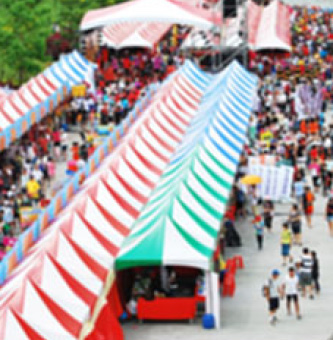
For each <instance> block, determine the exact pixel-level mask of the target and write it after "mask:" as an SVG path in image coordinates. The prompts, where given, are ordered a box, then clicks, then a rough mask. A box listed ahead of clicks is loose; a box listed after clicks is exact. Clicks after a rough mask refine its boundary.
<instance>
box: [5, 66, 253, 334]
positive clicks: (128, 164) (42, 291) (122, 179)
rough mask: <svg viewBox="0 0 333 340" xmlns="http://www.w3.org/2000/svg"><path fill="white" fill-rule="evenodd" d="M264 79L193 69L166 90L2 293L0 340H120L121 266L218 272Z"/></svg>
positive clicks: (235, 70) (235, 71)
mask: <svg viewBox="0 0 333 340" xmlns="http://www.w3.org/2000/svg"><path fill="white" fill-rule="evenodd" d="M256 81H257V80H256V78H255V77H254V76H253V75H251V74H249V73H248V72H247V71H245V70H244V69H243V68H242V67H241V66H240V65H239V64H237V63H236V62H234V63H233V64H231V65H230V66H229V67H228V68H227V69H226V70H225V71H223V73H221V74H219V75H216V76H211V75H208V74H205V73H203V72H202V71H201V70H199V69H198V68H197V67H196V66H195V65H194V64H192V63H190V62H187V63H186V64H185V65H184V66H183V67H181V68H180V69H179V70H178V71H177V72H176V73H174V74H173V75H172V76H170V77H169V78H168V79H167V80H166V81H165V82H164V83H163V84H162V85H161V87H160V89H159V91H158V92H157V93H156V94H155V95H154V96H153V97H152V99H151V101H150V104H149V106H148V107H147V108H146V109H145V111H144V112H143V113H142V114H141V116H140V118H139V119H138V120H137V121H136V122H135V123H134V124H133V125H132V127H131V128H130V129H129V132H128V133H127V134H126V135H125V137H124V138H123V140H122V142H121V143H120V144H119V146H118V147H117V148H116V149H115V150H114V151H113V152H112V153H111V154H110V155H109V156H108V157H107V158H106V159H105V160H104V162H103V163H102V165H101V166H100V167H99V169H98V170H97V171H95V173H94V174H93V175H92V176H91V177H90V178H89V179H88V180H86V181H85V182H84V184H83V187H82V189H81V190H80V192H79V193H78V194H77V195H76V197H75V198H74V199H73V200H72V201H71V203H70V204H69V205H68V206H67V207H66V208H65V210H63V212H62V213H61V214H60V215H59V216H58V218H57V220H56V221H55V222H54V223H53V224H52V225H50V226H49V227H48V228H47V229H46V231H45V232H44V234H43V237H42V239H40V241H39V242H38V243H36V244H35V246H33V247H32V248H31V249H30V250H29V251H28V253H27V257H26V259H25V260H24V261H23V262H22V264H21V265H20V266H19V267H18V268H17V269H16V270H15V271H14V272H13V274H12V276H11V278H10V280H9V281H8V282H7V283H6V284H5V285H4V286H3V288H2V289H1V290H0V339H1V340H12V339H22V340H28V339H33V340H35V339H38V340H42V339H44V340H46V339H47V340H53V339H54V340H58V339H70V340H72V339H83V338H86V339H89V340H95V339H117V340H121V339H122V338H123V334H122V330H121V328H120V326H119V324H118V321H117V317H118V314H117V312H116V311H117V310H118V309H119V308H117V307H116V304H117V301H116V300H117V299H116V294H115V292H114V290H115V285H113V282H114V276H115V275H116V272H115V270H116V269H121V268H125V267H126V268H127V267H129V266H133V265H149V264H153V263H154V264H155V263H156V264H174V265H184V266H194V267H197V268H202V269H209V268H210V264H211V255H212V252H213V251H214V249H215V246H216V242H217V235H218V230H219V225H220V219H221V218H222V217H223V214H224V211H225V208H226V204H227V200H228V196H229V191H230V188H231V185H232V182H233V179H234V174H235V171H236V168H237V164H238V159H239V156H240V153H241V151H242V146H243V142H244V139H245V133H246V130H247V125H248V119H249V115H250V111H251V105H252V95H253V93H254V91H255V88H256ZM156 206H158V209H157V210H156V213H155V212H154V211H155V207H156ZM171 240H173V241H172V242H171ZM173 242H176V245H177V247H176V248H177V249H176V252H175V253H174V251H175V244H173ZM144 248H145V250H144V251H143V249H144ZM119 252H120V253H119ZM118 254H120V255H119V257H118V258H117V256H118Z"/></svg>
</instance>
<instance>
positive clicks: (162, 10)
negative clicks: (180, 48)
mask: <svg viewBox="0 0 333 340" xmlns="http://www.w3.org/2000/svg"><path fill="white" fill-rule="evenodd" d="M216 20H217V18H213V17H212V13H211V11H209V10H206V9H202V8H197V7H194V6H191V5H188V4H186V3H178V2H176V1H173V0H132V1H129V2H126V3H124V4H120V5H116V6H111V7H107V8H103V9H98V10H92V11H89V12H88V13H87V14H86V15H85V16H84V17H83V19H82V21H81V26H80V29H81V31H86V30H91V29H95V28H98V27H103V26H107V25H111V24H116V23H121V22H133V21H138V22H165V23H170V24H184V25H192V26H196V27H200V28H203V29H207V28H210V27H211V26H212V25H213V23H214V22H216Z"/></svg>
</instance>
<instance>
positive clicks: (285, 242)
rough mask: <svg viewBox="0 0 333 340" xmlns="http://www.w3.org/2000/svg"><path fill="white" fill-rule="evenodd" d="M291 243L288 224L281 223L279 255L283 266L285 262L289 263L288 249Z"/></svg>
mask: <svg viewBox="0 0 333 340" xmlns="http://www.w3.org/2000/svg"><path fill="white" fill-rule="evenodd" d="M291 243H292V235H291V231H290V229H289V226H288V223H283V225H282V232H281V255H282V261H283V262H282V265H283V266H285V265H286V264H287V261H288V260H289V261H291V256H290V248H291Z"/></svg>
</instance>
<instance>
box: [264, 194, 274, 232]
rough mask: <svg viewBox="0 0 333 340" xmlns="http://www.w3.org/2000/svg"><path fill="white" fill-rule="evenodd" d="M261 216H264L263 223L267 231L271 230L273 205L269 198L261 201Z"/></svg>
mask: <svg viewBox="0 0 333 340" xmlns="http://www.w3.org/2000/svg"><path fill="white" fill-rule="evenodd" d="M263 208H264V212H263V218H264V225H265V227H266V228H267V230H268V231H269V232H272V224H273V209H274V205H273V202H272V201H271V200H265V201H264V203H263Z"/></svg>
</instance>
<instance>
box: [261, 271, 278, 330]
mask: <svg viewBox="0 0 333 340" xmlns="http://www.w3.org/2000/svg"><path fill="white" fill-rule="evenodd" d="M279 277H280V271H279V270H277V269H274V270H273V271H272V274H271V277H270V278H269V279H268V282H267V285H266V286H265V297H266V299H267V302H268V311H269V322H270V324H271V325H273V326H274V325H275V324H276V321H277V316H276V314H277V311H278V309H279V308H280V296H282V290H281V287H280V285H279Z"/></svg>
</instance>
